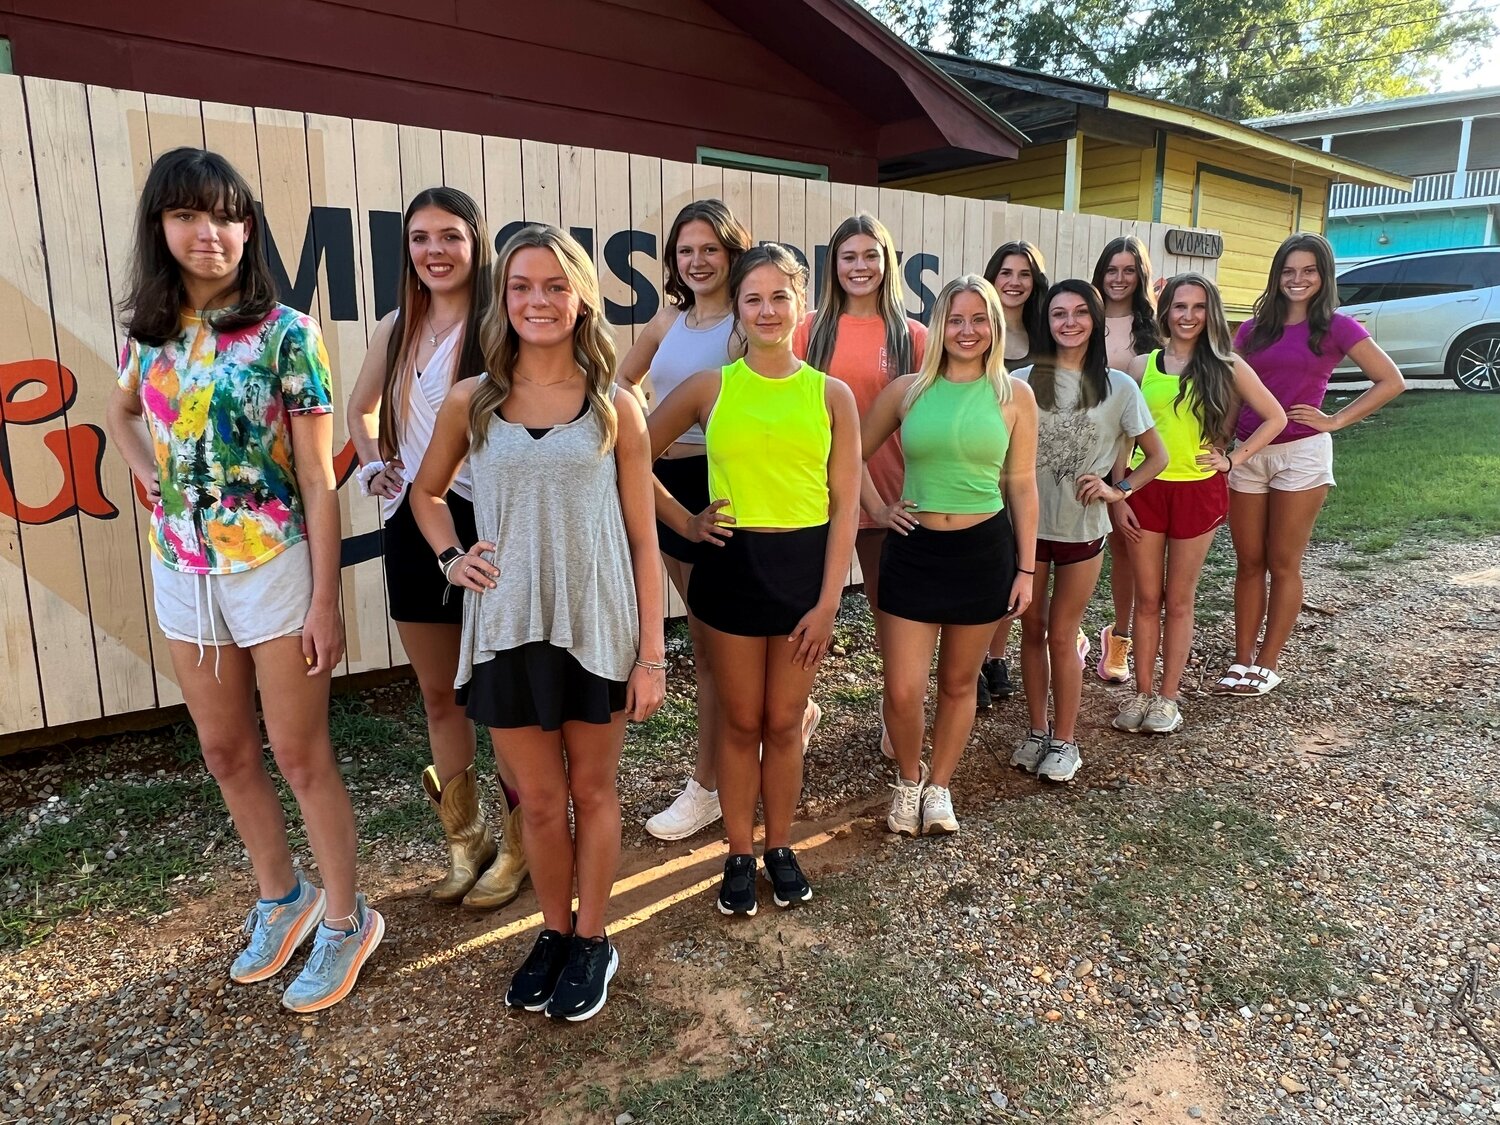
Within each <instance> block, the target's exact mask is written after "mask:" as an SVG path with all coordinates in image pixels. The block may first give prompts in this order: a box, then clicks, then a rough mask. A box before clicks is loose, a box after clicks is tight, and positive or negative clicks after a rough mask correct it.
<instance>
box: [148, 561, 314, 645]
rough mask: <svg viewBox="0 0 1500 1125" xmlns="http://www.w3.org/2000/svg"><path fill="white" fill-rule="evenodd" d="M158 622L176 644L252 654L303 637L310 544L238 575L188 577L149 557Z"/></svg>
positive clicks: (309, 589)
mask: <svg viewBox="0 0 1500 1125" xmlns="http://www.w3.org/2000/svg"><path fill="white" fill-rule="evenodd" d="M151 581H152V584H153V585H154V586H155V602H156V620H157V621H158V622H159V623H160V625H161V631H162V632H163V633H165V634H166V635H167V636H168V637H169V638H170V639H172V640H174V641H187V642H188V644H194V645H198V646H199V648H200V649H201V648H204V647H207V646H211V645H212V646H218V645H235V646H236V647H238V648H251V647H252V646H254V645H258V644H264V643H265V642H266V641H274V640H275V639H276V638H277V637H286V636H294V635H297V634H300V633H301V632H302V622H303V620H304V619H305V618H306V617H307V611H308V609H309V608H310V607H311V606H312V555H311V553H310V552H309V550H308V546H307V542H306V540H303V541H301V542H298V543H293V544H292V545H291V546H290V547H288V548H287V549H286V550H284V551H282V552H281V554H279V555H276V556H275V557H274V558H272V559H269V560H267V561H266V562H263V563H261V564H260V565H259V566H256V567H251V568H250V569H249V570H242V571H240V572H239V573H238V574H184V573H182V571H180V570H173V569H172V568H171V567H169V566H167V565H166V564H164V563H163V562H162V561H161V559H159V558H157V557H156V555H155V554H152V556H151Z"/></svg>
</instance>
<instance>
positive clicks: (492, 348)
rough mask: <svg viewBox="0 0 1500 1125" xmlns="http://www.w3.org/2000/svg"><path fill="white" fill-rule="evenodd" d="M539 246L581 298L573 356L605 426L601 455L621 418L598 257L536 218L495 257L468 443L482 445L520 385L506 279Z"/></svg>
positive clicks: (516, 338)
mask: <svg viewBox="0 0 1500 1125" xmlns="http://www.w3.org/2000/svg"><path fill="white" fill-rule="evenodd" d="M528 247H536V248H538V249H541V250H551V251H552V252H553V253H554V254H556V255H557V264H558V265H559V266H561V267H562V271H563V276H564V277H566V278H567V279H568V285H569V287H570V288H571V289H572V290H573V292H574V294H575V295H576V296H577V297H578V319H577V320H576V321H575V322H574V323H573V360H574V362H575V363H577V364H578V366H579V368H580V369H581V370H582V371H583V380H584V393H585V394H586V395H587V396H588V403H589V406H590V407H592V408H593V410H594V411H595V413H596V414H597V416H598V418H599V423H600V425H601V427H602V428H603V430H604V437H603V440H602V441H601V442H600V444H599V455H600V456H601V457H602V456H604V455H605V454H606V453H608V452H609V451H610V450H611V449H613V448H614V445H615V435H616V433H617V431H618V429H619V419H618V418H617V417H616V415H615V404H614V400H613V399H612V398H611V394H612V392H613V386H614V378H615V340H614V336H613V334H612V333H611V332H610V330H609V325H608V324H607V323H606V322H605V319H604V301H603V299H602V298H601V297H600V296H599V275H598V274H597V273H595V272H594V263H593V260H592V259H590V258H589V256H588V253H587V252H586V251H585V250H584V248H583V247H582V246H580V245H579V244H578V241H577V240H576V239H575V238H574V237H573V236H572V235H570V234H566V233H564V232H563V231H560V230H558V229H557V228H556V227H554V226H546V225H543V224H541V223H533V224H531V225H530V226H524V227H522V228H521V229H520V230H518V231H516V233H515V234H513V235H511V236H510V238H509V239H508V240H507V241H506V243H505V245H504V246H502V247H501V248H500V254H499V257H498V258H497V259H496V260H495V282H494V289H495V295H496V296H495V300H493V301H491V302H490V308H489V313H488V315H487V316H486V317H485V318H484V322H483V323H482V324H481V325H480V326H479V340H480V344H481V345H482V347H483V348H484V362H485V374H484V377H483V378H481V379H480V381H479V386H478V387H476V388H475V390H474V394H473V397H472V398H470V399H469V444H470V446H471V447H472V448H474V449H478V448H479V447H480V446H482V445H484V442H485V439H486V438H487V437H488V436H489V431H490V419H491V417H492V416H493V415H494V412H495V410H496V409H497V408H498V407H499V406H500V404H501V403H503V402H504V401H505V400H506V399H507V398H509V397H510V392H511V388H512V387H514V386H515V376H516V361H517V360H518V359H519V358H520V355H521V337H520V336H519V335H518V334H517V333H516V330H515V326H514V325H512V324H511V322H510V313H509V311H508V310H507V309H506V307H505V306H506V299H505V283H506V278H507V277H508V275H509V273H510V260H511V259H512V258H513V257H515V255H516V253H517V252H518V251H520V250H525V249H527V248H528Z"/></svg>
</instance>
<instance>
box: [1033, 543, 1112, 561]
mask: <svg viewBox="0 0 1500 1125" xmlns="http://www.w3.org/2000/svg"><path fill="white" fill-rule="evenodd" d="M1103 550H1104V539H1103V537H1100V538H1098V539H1090V540H1089V541H1088V542H1087V543H1062V542H1059V541H1058V540H1056V539H1038V540H1037V541H1036V561H1037V562H1039V563H1051V564H1052V565H1053V566H1067V565H1068V564H1069V563H1081V562H1088V561H1089V559H1091V558H1093V557H1094V556H1095V555H1097V554H1099V553H1100V552H1101V551H1103Z"/></svg>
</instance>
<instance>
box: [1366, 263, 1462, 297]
mask: <svg viewBox="0 0 1500 1125" xmlns="http://www.w3.org/2000/svg"><path fill="white" fill-rule="evenodd" d="M1472 257H1474V255H1472V254H1436V255H1434V256H1432V257H1431V258H1407V259H1406V260H1405V261H1403V262H1400V263H1398V264H1397V267H1396V279H1395V281H1394V282H1392V283H1391V284H1390V285H1389V286H1387V287H1386V289H1385V292H1384V293H1382V294H1381V297H1380V299H1381V300H1382V301H1402V300H1409V299H1411V298H1413V297H1436V296H1441V295H1442V294H1444V293H1464V292H1467V291H1468V290H1470V289H1473V288H1475V287H1476V284H1477V282H1478V280H1479V277H1478V273H1477V271H1475V270H1473V269H1469V268H1465V267H1466V266H1468V265H1469V263H1468V259H1470V258H1472Z"/></svg>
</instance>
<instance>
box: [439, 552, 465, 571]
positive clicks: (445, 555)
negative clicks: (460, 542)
mask: <svg viewBox="0 0 1500 1125" xmlns="http://www.w3.org/2000/svg"><path fill="white" fill-rule="evenodd" d="M463 553H464V552H463V549H462V548H461V547H449V548H448V549H447V550H446V551H444V552H442V553H441V554H440V555H438V557H437V564H438V569H439V570H440V571H442V572H443V577H444V578H447V577H448V565H449V564H450V563H451V562H453V560H454V559H456V558H459V557H461V556H462V555H463Z"/></svg>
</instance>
